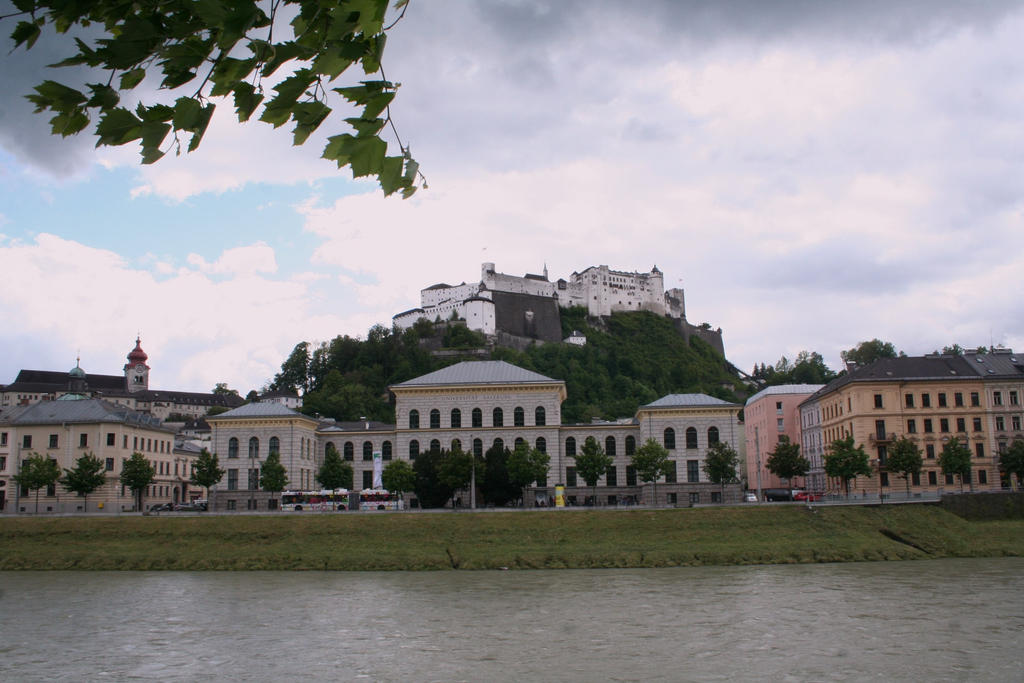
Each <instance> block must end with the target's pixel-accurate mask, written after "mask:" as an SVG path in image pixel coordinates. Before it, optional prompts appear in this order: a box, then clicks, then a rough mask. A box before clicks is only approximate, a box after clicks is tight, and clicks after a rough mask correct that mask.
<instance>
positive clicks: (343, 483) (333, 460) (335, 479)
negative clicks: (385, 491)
mask: <svg viewBox="0 0 1024 683" xmlns="http://www.w3.org/2000/svg"><path fill="white" fill-rule="evenodd" d="M353 475H354V472H353V471H352V465H350V464H348V463H347V462H345V461H344V460H342V459H341V454H340V453H338V449H337V448H335V447H334V444H333V443H329V444H327V450H326V452H325V453H324V463H323V464H322V465H321V466H320V469H319V470H317V473H316V480H317V481H318V482H320V485H321V486H323V487H324V488H325V489H331V490H333V489H342V488H344V489H351V488H352V477H353ZM384 488H387V487H386V486H385V487H384Z"/></svg>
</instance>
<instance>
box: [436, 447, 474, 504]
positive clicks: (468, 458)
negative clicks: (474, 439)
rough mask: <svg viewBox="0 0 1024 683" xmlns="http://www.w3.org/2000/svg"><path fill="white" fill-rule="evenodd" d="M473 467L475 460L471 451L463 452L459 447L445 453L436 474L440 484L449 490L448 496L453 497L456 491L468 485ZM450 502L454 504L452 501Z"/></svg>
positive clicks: (471, 477)
mask: <svg viewBox="0 0 1024 683" xmlns="http://www.w3.org/2000/svg"><path fill="white" fill-rule="evenodd" d="M474 467H476V462H475V458H474V457H473V455H472V454H471V453H464V452H462V450H461V449H459V448H454V449H452V450H451V451H449V452H447V453H445V455H444V457H443V458H442V459H441V465H440V467H439V468H438V470H437V476H438V479H439V480H440V481H441V484H442V485H443V486H444V487H445V488H447V489H448V490H449V491H451V493H450V494H449V496H448V497H449V498H454V496H455V493H456V492H457V491H461V490H462V489H464V488H466V487H467V486H469V485H470V482H471V481H472V479H473V468H474ZM452 503H453V505H454V501H452Z"/></svg>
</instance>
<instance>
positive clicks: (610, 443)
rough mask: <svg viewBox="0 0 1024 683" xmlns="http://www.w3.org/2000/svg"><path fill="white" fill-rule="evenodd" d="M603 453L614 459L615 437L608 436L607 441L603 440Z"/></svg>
mask: <svg viewBox="0 0 1024 683" xmlns="http://www.w3.org/2000/svg"><path fill="white" fill-rule="evenodd" d="M604 452H605V455H610V456H612V457H613V458H614V457H615V437H614V436H609V437H608V438H607V439H605V440H604Z"/></svg>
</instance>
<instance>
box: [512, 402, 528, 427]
mask: <svg viewBox="0 0 1024 683" xmlns="http://www.w3.org/2000/svg"><path fill="white" fill-rule="evenodd" d="M525 424H526V413H525V412H524V411H523V408H522V406H516V409H515V410H513V411H512V426H513V427H522V426H523V425H525Z"/></svg>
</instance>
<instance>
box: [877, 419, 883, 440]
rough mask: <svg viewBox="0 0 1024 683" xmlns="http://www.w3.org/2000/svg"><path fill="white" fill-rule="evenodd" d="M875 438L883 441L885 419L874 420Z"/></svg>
mask: <svg viewBox="0 0 1024 683" xmlns="http://www.w3.org/2000/svg"><path fill="white" fill-rule="evenodd" d="M875 438H876V439H878V440H879V441H885V420H875Z"/></svg>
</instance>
